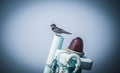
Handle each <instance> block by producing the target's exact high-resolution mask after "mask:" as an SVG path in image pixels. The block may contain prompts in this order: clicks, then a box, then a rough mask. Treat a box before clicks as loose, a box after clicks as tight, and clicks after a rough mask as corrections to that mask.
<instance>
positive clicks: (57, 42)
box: [44, 35, 64, 73]
mask: <svg viewBox="0 0 120 73" xmlns="http://www.w3.org/2000/svg"><path fill="white" fill-rule="evenodd" d="M63 40H64V38H63V37H62V36H58V35H54V38H53V42H52V45H51V48H50V51H49V55H48V59H47V62H46V64H47V65H51V64H52V61H53V59H54V56H55V52H56V50H57V49H61V48H62V44H63ZM44 73H51V69H50V68H49V67H47V66H45V69H44Z"/></svg>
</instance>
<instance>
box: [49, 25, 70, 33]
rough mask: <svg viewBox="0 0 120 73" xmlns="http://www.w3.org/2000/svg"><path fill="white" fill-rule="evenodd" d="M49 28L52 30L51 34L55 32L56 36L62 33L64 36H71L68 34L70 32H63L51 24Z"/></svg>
mask: <svg viewBox="0 0 120 73" xmlns="http://www.w3.org/2000/svg"><path fill="white" fill-rule="evenodd" d="M50 26H51V30H52V31H53V32H55V33H56V35H61V33H64V34H72V33H70V32H67V31H65V30H63V29H61V28H59V27H57V26H56V25H55V24H51V25H50Z"/></svg>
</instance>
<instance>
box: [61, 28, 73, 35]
mask: <svg viewBox="0 0 120 73" xmlns="http://www.w3.org/2000/svg"><path fill="white" fill-rule="evenodd" d="M59 30H60V32H61V33H66V34H72V33H70V32H67V31H65V30H63V29H59Z"/></svg>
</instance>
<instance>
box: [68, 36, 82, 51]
mask: <svg viewBox="0 0 120 73" xmlns="http://www.w3.org/2000/svg"><path fill="white" fill-rule="evenodd" d="M68 49H70V50H72V51H75V52H79V53H83V40H82V39H81V38H80V37H76V38H75V39H73V40H72V42H71V43H70V45H69V47H68Z"/></svg>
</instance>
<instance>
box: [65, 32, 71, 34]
mask: <svg viewBox="0 0 120 73" xmlns="http://www.w3.org/2000/svg"><path fill="white" fill-rule="evenodd" d="M64 33H65V34H72V33H70V32H66V31H65V32H64Z"/></svg>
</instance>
